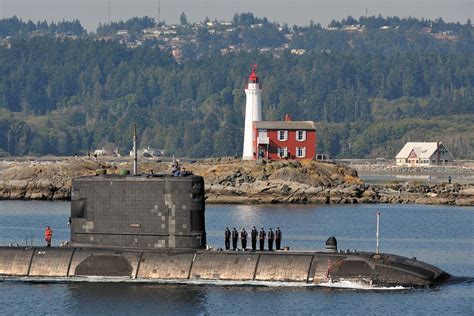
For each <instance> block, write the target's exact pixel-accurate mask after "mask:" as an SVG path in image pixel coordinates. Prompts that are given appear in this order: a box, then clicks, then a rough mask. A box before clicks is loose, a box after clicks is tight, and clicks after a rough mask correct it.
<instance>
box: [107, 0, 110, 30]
mask: <svg viewBox="0 0 474 316" xmlns="http://www.w3.org/2000/svg"><path fill="white" fill-rule="evenodd" d="M107 18H108V21H109V25H110V0H109V2H108V4H107Z"/></svg>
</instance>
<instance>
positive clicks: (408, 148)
mask: <svg viewBox="0 0 474 316" xmlns="http://www.w3.org/2000/svg"><path fill="white" fill-rule="evenodd" d="M395 159H396V164H397V166H407V167H418V166H430V165H436V164H447V163H451V162H452V161H453V159H454V158H453V155H451V153H450V152H449V151H448V150H447V149H446V147H445V146H444V145H443V143H441V142H408V143H406V144H405V146H404V147H403V148H402V150H400V152H399V153H398V155H397V156H396V157H395Z"/></svg>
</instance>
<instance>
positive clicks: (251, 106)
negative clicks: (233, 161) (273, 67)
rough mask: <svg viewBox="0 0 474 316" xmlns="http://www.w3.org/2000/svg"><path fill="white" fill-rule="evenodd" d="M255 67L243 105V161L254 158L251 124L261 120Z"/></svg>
mask: <svg viewBox="0 0 474 316" xmlns="http://www.w3.org/2000/svg"><path fill="white" fill-rule="evenodd" d="M256 68H257V66H256V65H254V66H253V67H252V72H251V73H250V77H249V82H248V84H247V87H246V89H245V94H246V96H247V99H246V103H245V129H244V152H243V155H242V159H243V160H252V159H253V158H254V155H253V154H254V150H253V139H254V135H253V133H254V129H253V122H255V121H261V120H262V88H261V87H260V84H259V83H258V76H257V74H256V73H255V69H256Z"/></svg>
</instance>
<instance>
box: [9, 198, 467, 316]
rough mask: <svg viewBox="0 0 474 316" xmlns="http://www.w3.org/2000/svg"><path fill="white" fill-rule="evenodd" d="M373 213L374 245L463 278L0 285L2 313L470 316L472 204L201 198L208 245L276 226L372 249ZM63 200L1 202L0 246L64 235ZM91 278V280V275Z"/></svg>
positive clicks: (318, 244)
mask: <svg viewBox="0 0 474 316" xmlns="http://www.w3.org/2000/svg"><path fill="white" fill-rule="evenodd" d="M377 211H381V212H382V216H381V251H383V252H387V253H395V254H400V255H404V256H407V257H413V256H416V257H417V258H418V260H421V261H425V262H428V263H430V264H433V265H435V266H438V267H440V268H442V269H444V270H445V271H447V272H449V273H451V274H453V275H456V276H462V277H468V278H471V279H470V280H468V281H465V282H462V283H458V284H450V285H444V286H439V287H434V288H426V289H399V288H397V289H383V290H380V289H378V290H375V289H370V288H366V287H361V286H358V285H357V284H349V285H348V287H349V288H345V289H340V288H329V287H319V286H318V287H315V286H312V287H308V286H291V285H290V284H287V285H285V286H280V285H278V284H277V283H267V284H265V285H264V286H262V285H255V284H232V283H227V284H226V285H218V284H212V283H211V284H186V285H183V284H154V283H110V282H75V283H64V282H62V283H61V282H59V283H58V282H56V283H44V282H43V283H39V282H23V281H1V282H0V313H1V315H12V314H16V315H23V314H55V315H62V314H77V315H79V314H80V315H90V314H94V315H96V314H100V315H102V314H104V315H131V314H134V315H136V314H140V315H148V314H160V315H162V314H174V315H175V314H214V315H222V314H244V315H248V314H255V315H261V314H283V315H288V314H324V315H375V314H377V315H378V314H380V315H425V314H428V315H473V314H474V282H473V281H472V278H473V277H474V207H449V206H425V205H316V206H315V205H312V206H306V205H296V206H286V205H265V206H242V205H210V206H207V208H206V226H207V232H208V244H210V245H212V246H214V247H222V246H223V232H224V229H225V227H226V226H228V227H229V228H233V227H236V228H237V229H239V230H240V229H241V228H242V227H245V228H246V229H247V230H250V229H251V227H252V226H253V225H255V226H256V227H257V228H259V227H262V226H263V227H265V229H267V228H269V227H273V228H275V227H276V226H280V228H281V229H282V231H283V242H282V244H283V245H284V246H289V247H290V249H291V250H316V249H323V248H324V242H325V240H326V239H327V238H328V237H329V236H336V238H337V240H338V246H339V248H340V249H357V250H369V251H373V250H374V249H375V230H376V227H375V226H376V212H377ZM68 217H69V203H68V202H25V201H0V245H9V244H14V245H15V244H19V245H24V244H25V243H28V244H31V243H33V245H35V246H38V245H42V244H43V238H42V235H43V231H44V227H45V226H46V225H50V226H51V227H52V228H53V230H54V236H53V244H54V245H58V244H59V243H60V242H61V241H64V240H68V238H69V230H68V227H67V221H68ZM99 281H100V280H99Z"/></svg>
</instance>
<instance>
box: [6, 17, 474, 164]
mask: <svg viewBox="0 0 474 316" xmlns="http://www.w3.org/2000/svg"><path fill="white" fill-rule="evenodd" d="M22 23H23V24H22ZM153 23H154V22H153V21H152V20H150V19H132V20H130V21H126V22H124V23H123V24H120V23H119V24H117V25H115V24H114V25H103V26H102V27H101V28H100V29H99V30H98V31H97V34H86V33H85V32H84V31H83V29H82V28H81V27H80V24H79V25H78V21H74V22H70V23H66V22H64V23H58V24H52V25H44V24H41V23H38V24H30V23H28V24H27V23H25V22H22V21H18V20H14V19H4V20H1V21H0V26H1V29H2V31H3V32H0V44H1V46H0V75H1V76H0V156H9V155H11V156H22V155H45V154H53V155H69V156H71V155H73V154H74V153H76V152H77V153H83V154H85V153H86V152H87V151H91V150H94V149H97V148H102V147H105V148H107V149H117V148H118V151H119V152H121V153H122V154H124V153H127V152H128V150H129V149H130V133H131V129H132V126H133V124H134V123H137V124H138V126H139V143H140V146H141V147H147V146H150V147H154V148H157V149H163V150H164V151H165V153H166V154H167V155H168V156H173V155H175V156H186V157H195V158H201V157H220V156H232V155H236V156H239V155H240V154H241V148H242V138H243V137H242V135H243V125H244V117H243V115H244V105H245V94H244V92H243V87H244V85H245V82H246V79H247V76H248V74H249V71H250V65H252V64H255V63H257V64H258V65H259V68H258V73H259V76H260V78H261V82H262V83H263V94H262V103H263V118H264V119H265V120H280V119H282V117H283V115H284V114H286V113H289V114H291V115H292V116H293V117H294V118H295V120H313V121H315V122H316V126H317V133H318V141H317V142H318V152H319V153H325V154H329V155H331V156H332V157H339V158H347V157H351V158H375V157H386V158H392V157H393V156H394V155H395V154H396V152H397V151H398V150H399V149H400V148H401V147H402V146H403V144H404V143H405V142H406V141H423V140H430V141H436V140H439V141H442V142H444V143H445V144H446V145H447V147H448V148H449V150H450V151H451V152H452V153H453V154H454V156H455V158H457V159H462V158H469V157H472V152H474V124H473V122H474V100H473V96H474V93H473V86H474V81H473V80H474V59H473V58H472V55H473V52H474V41H473V36H472V25H471V24H470V21H468V22H467V23H465V24H460V23H445V22H444V21H442V20H441V19H438V20H436V21H427V20H417V19H399V18H395V17H394V18H382V17H370V18H363V17H362V18H360V19H358V20H355V19H353V18H351V19H349V18H347V19H344V20H342V21H339V22H338V21H334V22H333V23H331V25H330V26H328V27H327V28H324V27H322V26H321V25H317V24H316V25H315V24H313V25H310V26H295V27H293V28H289V27H288V26H285V25H279V24H277V23H274V22H272V23H270V22H269V21H268V20H266V19H265V18H262V19H260V18H256V17H254V16H253V15H251V14H250V15H249V14H241V15H237V16H236V18H234V21H232V22H229V23H231V24H230V25H227V24H225V25H224V24H222V23H217V24H216V23H211V22H208V23H194V24H190V23H188V22H186V23H184V21H183V24H182V25H175V26H167V25H162V24H160V25H156V24H153ZM121 27H124V28H125V33H126V34H128V35H127V37H126V38H121V37H120V36H118V35H117V32H119V31H117V29H118V28H121ZM230 28H232V29H235V32H236V33H235V34H234V33H232V34H230V33H229V32H230V31H228V29H230ZM146 30H148V31H150V32H151V30H155V31H156V32H155V33H153V34H158V35H159V39H155V40H152V39H149V40H146V39H144V38H142V37H144V36H146V34H148V33H146V32H148V31H146ZM226 30H227V31H226ZM121 31H124V30H121ZM145 31H146V32H145ZM233 32H234V31H233ZM122 33H123V32H121V33H120V34H122ZM125 33H124V34H125ZM158 35H157V36H158ZM137 41H139V42H140V43H141V45H138V44H137V43H138V42H137ZM121 42H123V43H125V44H121ZM164 43H167V44H166V45H165V44H164ZM173 43H174V44H173ZM129 44H130V45H129ZM132 44H133V45H132ZM188 44H189V45H191V44H192V45H191V46H192V47H188V46H189V45H188ZM170 45H171V46H170ZM172 46H175V47H177V49H178V50H180V54H182V55H183V56H185V57H183V58H177V56H178V55H176V54H175V52H174V50H172ZM187 47H188V48H187ZM229 47H236V50H235V51H229V52H228V51H226V50H225V49H228V48H229ZM237 48H238V49H237ZM223 49H224V50H223ZM186 56H187V57H186Z"/></svg>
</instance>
